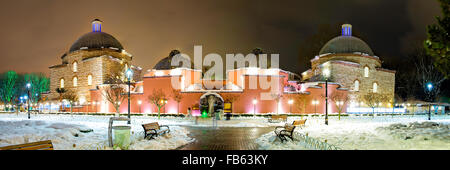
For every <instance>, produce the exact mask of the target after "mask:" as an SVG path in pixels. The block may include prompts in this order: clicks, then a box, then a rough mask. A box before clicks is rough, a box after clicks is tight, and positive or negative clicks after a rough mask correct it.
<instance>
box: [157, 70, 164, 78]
mask: <svg viewBox="0 0 450 170" xmlns="http://www.w3.org/2000/svg"><path fill="white" fill-rule="evenodd" d="M163 75H164V72H162V71H156V72H155V76H158V77H159V76H163Z"/></svg>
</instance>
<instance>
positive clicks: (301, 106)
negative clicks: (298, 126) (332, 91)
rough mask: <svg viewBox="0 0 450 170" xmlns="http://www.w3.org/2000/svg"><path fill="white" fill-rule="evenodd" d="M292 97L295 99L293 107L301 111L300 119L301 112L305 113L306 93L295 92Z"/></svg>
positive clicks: (301, 115)
mask: <svg viewBox="0 0 450 170" xmlns="http://www.w3.org/2000/svg"><path fill="white" fill-rule="evenodd" d="M293 98H294V101H295V107H297V109H298V110H299V111H300V112H301V113H300V117H301V119H303V114H302V113H306V105H307V103H308V102H307V98H306V94H303V93H301V94H295V95H294V97H293Z"/></svg>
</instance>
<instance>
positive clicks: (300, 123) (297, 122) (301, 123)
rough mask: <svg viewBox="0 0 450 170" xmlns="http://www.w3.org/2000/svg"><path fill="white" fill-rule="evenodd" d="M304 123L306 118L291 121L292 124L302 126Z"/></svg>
mask: <svg viewBox="0 0 450 170" xmlns="http://www.w3.org/2000/svg"><path fill="white" fill-rule="evenodd" d="M305 123H306V119H302V120H294V122H292V125H294V126H298V127H304V126H305Z"/></svg>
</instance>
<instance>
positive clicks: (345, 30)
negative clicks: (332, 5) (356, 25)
mask: <svg viewBox="0 0 450 170" xmlns="http://www.w3.org/2000/svg"><path fill="white" fill-rule="evenodd" d="M342 36H352V25H350V24H343V25H342Z"/></svg>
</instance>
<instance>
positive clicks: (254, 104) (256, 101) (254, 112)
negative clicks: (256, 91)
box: [253, 98, 258, 117]
mask: <svg viewBox="0 0 450 170" xmlns="http://www.w3.org/2000/svg"><path fill="white" fill-rule="evenodd" d="M256 103H258V100H256V98H254V99H253V116H255V117H256Z"/></svg>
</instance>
